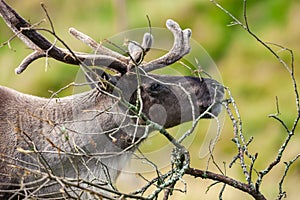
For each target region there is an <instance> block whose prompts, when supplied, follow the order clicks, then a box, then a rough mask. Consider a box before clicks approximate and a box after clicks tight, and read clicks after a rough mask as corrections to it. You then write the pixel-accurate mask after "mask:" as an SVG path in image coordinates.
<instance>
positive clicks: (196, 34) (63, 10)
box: [0, 0, 300, 200]
mask: <svg viewBox="0 0 300 200" xmlns="http://www.w3.org/2000/svg"><path fill="white" fill-rule="evenodd" d="M7 2H8V3H9V4H10V5H12V6H13V7H14V8H15V9H16V10H17V11H18V12H19V13H20V14H21V15H22V16H23V17H24V18H25V19H27V20H29V21H30V22H31V23H36V22H39V21H40V20H41V19H44V18H45V14H44V12H43V10H42V8H41V6H40V0H30V1H29V0H28V1H13V0H11V1H7ZM43 2H44V3H45V4H46V6H47V9H48V12H49V13H50V16H51V18H52V21H53V22H54V26H55V30H56V32H57V34H58V35H59V36H60V37H61V38H62V39H63V40H64V41H65V42H66V43H67V44H69V46H70V47H71V48H72V49H73V50H75V51H85V52H89V51H90V50H89V49H88V48H87V47H86V46H85V45H83V44H82V43H81V42H79V41H77V40H75V39H74V38H72V37H71V36H70V35H69V34H68V28H69V27H75V28H77V29H78V30H80V31H82V32H84V33H86V34H88V35H89V36H91V37H92V38H94V39H95V40H97V41H100V40H103V39H105V38H108V37H111V36H112V35H115V34H117V33H119V32H122V31H126V30H129V29H133V28H139V27H147V19H146V15H148V16H149V17H150V19H151V23H152V26H154V27H165V21H166V19H168V18H172V19H174V20H175V21H177V22H178V23H179V24H180V25H181V27H184V28H185V27H189V28H191V29H192V31H193V34H192V37H193V39H194V40H196V41H197V42H198V43H200V44H201V45H202V46H203V47H204V48H205V49H206V50H207V52H208V53H209V54H210V56H211V57H212V59H213V60H214V61H215V63H216V65H217V66H218V69H219V71H220V73H221V76H222V79H223V82H224V84H225V85H226V86H228V87H229V88H230V89H231V91H232V93H233V95H234V97H235V100H236V102H237V104H238V106H239V109H240V113H241V116H242V119H243V125H244V127H243V128H244V129H243V130H244V134H245V136H246V138H250V136H253V137H254V141H253V142H252V144H251V145H250V146H249V149H250V151H251V152H253V153H255V152H258V160H257V163H256V164H257V165H256V168H257V170H261V169H264V168H265V167H266V166H267V165H268V163H270V162H271V161H272V160H274V158H275V156H276V153H277V151H278V149H279V147H280V145H281V144H282V142H283V140H284V138H285V136H286V133H285V132H284V130H283V129H282V127H281V126H280V125H279V123H277V122H275V121H274V120H272V119H270V118H268V115H269V114H272V113H276V103H275V98H276V96H277V97H278V99H279V106H280V111H281V115H280V117H281V118H282V119H284V120H285V121H286V122H287V124H288V125H289V126H290V125H291V124H292V123H293V119H294V117H295V116H296V111H295V110H296V109H295V100H294V94H293V88H292V85H291V80H290V77H289V75H288V73H287V71H286V70H285V69H284V68H283V67H282V66H281V65H280V63H279V62H278V61H277V60H276V59H275V58H274V56H273V55H271V54H270V53H269V52H268V51H267V50H266V49H265V48H264V47H262V46H261V45H260V44H258V43H257V42H256V40H255V39H253V38H251V37H250V36H249V34H247V33H246V32H245V31H244V30H242V29H241V28H240V27H238V26H227V25H228V24H230V22H231V21H232V20H231V19H230V18H229V17H228V16H227V15H226V14H224V13H223V12H222V11H221V10H220V9H218V8H217V7H216V6H214V5H213V4H212V3H211V2H210V1H209V0H198V1H196V0H186V1H179V0H163V1H162V0H161V1H157V0H153V1H141V0H130V1H123V0H114V1H108V0H98V1H95V0H93V1H92V0H90V1H81V0H72V1H66V0H65V1H61V0H51V1H47V0H44V1H43ZM218 2H219V3H220V4H222V5H223V6H224V7H225V8H226V9H228V10H229V11H230V12H231V13H232V14H234V15H235V16H237V18H239V19H241V20H242V5H243V4H242V3H243V1H242V0H222V1H218ZM299 10H300V1H296V0H264V1H259V0H249V1H248V20H249V24H250V27H251V29H252V31H253V32H254V33H256V34H257V35H258V36H260V37H261V38H262V39H263V40H264V41H268V42H274V43H278V44H281V45H283V46H285V47H288V48H290V49H293V50H294V53H295V65H296V77H297V78H298V79H300V76H299V73H300V71H299V65H298V63H299V57H298V55H299V53H300V24H299V23H300V22H299V18H300V12H299ZM43 27H49V23H44V24H43ZM11 36H12V33H11V31H10V30H9V29H8V28H7V27H6V25H5V24H4V23H3V21H1V20H0V42H5V41H6V40H8V39H9V38H10V37H11ZM49 38H51V37H49ZM11 46H12V49H9V48H8V47H7V46H4V47H2V48H0V84H1V85H4V86H8V87H11V88H14V89H16V90H18V91H21V92H24V93H29V94H33V95H38V96H44V97H50V96H51V93H50V92H49V91H56V90H58V89H59V88H61V87H63V86H65V85H67V84H68V83H70V82H72V81H74V78H75V76H76V73H77V71H78V67H74V66H67V65H66V64H62V63H58V62H56V61H53V60H51V59H50V60H49V65H48V68H47V70H46V71H45V63H46V61H45V59H40V60H38V61H36V62H34V63H33V64H32V65H31V66H30V67H29V69H28V70H26V71H25V72H24V73H23V74H21V75H15V73H14V69H15V67H17V66H18V64H19V63H20V62H21V61H22V59H23V58H24V57H25V56H26V55H28V54H29V53H31V50H29V49H27V48H26V47H25V46H24V44H23V43H22V42H21V41H19V40H18V39H15V40H13V41H12V42H11ZM275 49H276V50H280V49H278V48H275ZM280 55H283V57H284V59H285V60H286V61H287V62H289V60H290V57H289V56H288V54H287V53H285V52H281V53H280ZM71 92H72V91H66V92H65V93H64V94H62V95H67V94H70V93H71ZM203 124H204V126H206V123H205V122H204V123H203ZM297 132H298V134H296V135H295V136H294V138H293V140H292V141H291V144H290V146H289V147H288V149H287V150H286V152H285V154H284V156H283V161H288V160H290V159H291V158H293V157H294V156H295V155H296V154H298V153H299V149H300V148H299V144H300V136H299V134H300V133H299V128H298V129H297ZM195 134H197V135H196V137H195V139H194V140H193V143H192V145H191V147H190V151H191V157H192V166H194V167H199V168H201V169H205V167H206V159H199V157H198V154H199V144H201V140H202V139H203V137H204V136H203V134H202V135H201V133H195ZM232 137H233V133H232V124H231V122H230V120H229V119H228V116H226V117H225V125H224V128H223V130H222V134H221V136H220V138H219V141H218V144H217V146H216V149H215V160H217V162H218V164H219V165H220V166H223V162H226V163H229V162H230V161H231V159H232V157H234V156H235V154H236V148H235V145H234V143H233V142H231V138H232ZM209 169H210V170H211V171H216V172H217V170H216V169H215V168H214V167H213V166H212V165H211V167H210V168H209ZM222 169H223V168H222ZM283 170H284V164H280V165H278V166H277V167H275V168H274V171H273V172H272V173H271V174H270V175H267V176H266V177H265V180H264V182H263V183H262V184H263V185H262V188H261V189H262V192H263V193H264V194H265V195H266V196H267V197H270V198H272V199H274V198H275V197H276V195H277V192H278V184H277V183H278V182H279V180H280V178H281V176H282V173H283ZM226 173H227V174H228V175H229V176H232V177H235V178H237V179H240V180H242V181H244V178H243V176H242V173H241V170H240V167H239V166H238V165H235V166H234V167H233V168H232V169H228V168H227V169H226ZM184 179H185V180H186V182H187V184H188V188H187V189H188V191H187V194H179V193H175V194H174V196H173V198H172V199H189V200H192V199H218V192H219V191H220V189H221V187H222V185H221V184H218V185H216V186H214V187H212V188H210V190H209V191H208V192H207V193H206V190H207V187H208V185H209V184H210V183H212V182H211V181H208V180H200V179H194V178H190V177H188V176H186V177H184ZM124 182H125V184H122V183H124ZM299 182H300V162H299V161H298V162H297V163H296V164H295V165H294V166H293V167H292V169H291V171H290V172H289V174H288V176H287V180H286V184H285V185H284V189H285V190H286V191H287V195H288V196H287V197H288V199H298V196H299V195H298V193H299V191H298V190H299ZM141 183H142V182H139V181H138V180H137V179H136V177H134V175H131V176H129V175H122V176H121V177H120V180H119V181H118V185H119V187H120V189H124V190H129V189H132V187H138V186H139V184H141ZM129 185H131V187H128V186H129ZM223 196H224V199H252V198H251V197H250V196H248V195H245V194H244V193H242V192H239V191H237V190H235V189H232V188H230V187H226V190H225V192H224V195H223Z"/></svg>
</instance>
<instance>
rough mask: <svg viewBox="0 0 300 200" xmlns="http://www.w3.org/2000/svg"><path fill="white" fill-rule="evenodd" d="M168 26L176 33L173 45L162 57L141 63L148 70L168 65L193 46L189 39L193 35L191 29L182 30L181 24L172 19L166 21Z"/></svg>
mask: <svg viewBox="0 0 300 200" xmlns="http://www.w3.org/2000/svg"><path fill="white" fill-rule="evenodd" d="M166 26H167V28H168V29H169V30H170V31H171V32H172V33H173V35H174V43H173V47H172V48H171V50H170V51H169V52H168V53H167V54H165V55H163V56H162V57H160V58H158V59H156V60H153V61H151V62H148V63H146V64H144V65H141V67H142V68H144V70H145V71H146V72H150V71H153V70H156V69H159V68H162V67H165V66H168V65H170V64H172V63H174V62H176V61H178V60H179V59H181V58H182V57H183V56H185V55H186V54H188V53H189V52H190V49H191V47H190V44H189V39H190V37H191V35H192V31H191V29H185V30H182V29H181V28H180V26H179V25H178V24H177V23H176V22H175V21H173V20H171V19H168V20H167V21H166Z"/></svg>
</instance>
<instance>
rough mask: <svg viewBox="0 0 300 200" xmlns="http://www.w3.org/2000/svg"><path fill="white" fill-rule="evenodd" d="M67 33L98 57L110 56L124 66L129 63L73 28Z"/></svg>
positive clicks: (126, 58) (125, 58) (127, 59)
mask: <svg viewBox="0 0 300 200" xmlns="http://www.w3.org/2000/svg"><path fill="white" fill-rule="evenodd" d="M69 33H70V34H71V35H72V36H74V37H75V38H76V39H78V40H80V41H81V42H83V43H84V44H86V45H88V46H89V47H90V48H92V49H93V50H94V51H95V53H97V54H100V55H106V56H111V57H113V58H116V59H118V60H120V61H122V62H124V63H126V64H128V63H129V60H130V59H129V58H128V57H126V56H123V55H122V54H120V53H118V52H115V51H112V50H110V49H108V48H106V47H104V46H103V45H102V44H101V43H100V44H99V43H98V42H96V41H95V40H93V39H92V38H91V37H89V36H88V35H86V34H84V33H82V32H80V31H78V30H76V29H75V28H70V29H69Z"/></svg>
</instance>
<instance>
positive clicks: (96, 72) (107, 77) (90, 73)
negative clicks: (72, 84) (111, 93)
mask: <svg viewBox="0 0 300 200" xmlns="http://www.w3.org/2000/svg"><path fill="white" fill-rule="evenodd" d="M85 78H86V80H87V82H88V83H90V84H89V85H90V87H91V88H92V89H93V88H95V87H100V88H101V89H103V90H107V88H109V87H111V86H113V85H115V84H116V83H117V78H116V77H115V76H114V75H112V74H110V73H109V72H106V71H105V70H103V69H101V68H99V67H94V68H89V70H87V71H86V72H85Z"/></svg>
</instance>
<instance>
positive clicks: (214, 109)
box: [199, 80, 224, 118]
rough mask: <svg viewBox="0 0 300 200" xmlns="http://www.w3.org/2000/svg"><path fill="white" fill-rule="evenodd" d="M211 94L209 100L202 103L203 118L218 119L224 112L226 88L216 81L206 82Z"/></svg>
mask: <svg viewBox="0 0 300 200" xmlns="http://www.w3.org/2000/svg"><path fill="white" fill-rule="evenodd" d="M206 85H207V88H208V93H209V95H208V96H209V100H208V101H206V102H205V103H203V102H202V103H200V106H199V107H200V112H201V113H202V114H201V115H202V118H214V117H217V116H218V115H219V114H220V112H221V111H222V102H223V100H224V86H223V85H221V84H220V83H218V82H217V81H214V80H206Z"/></svg>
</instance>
